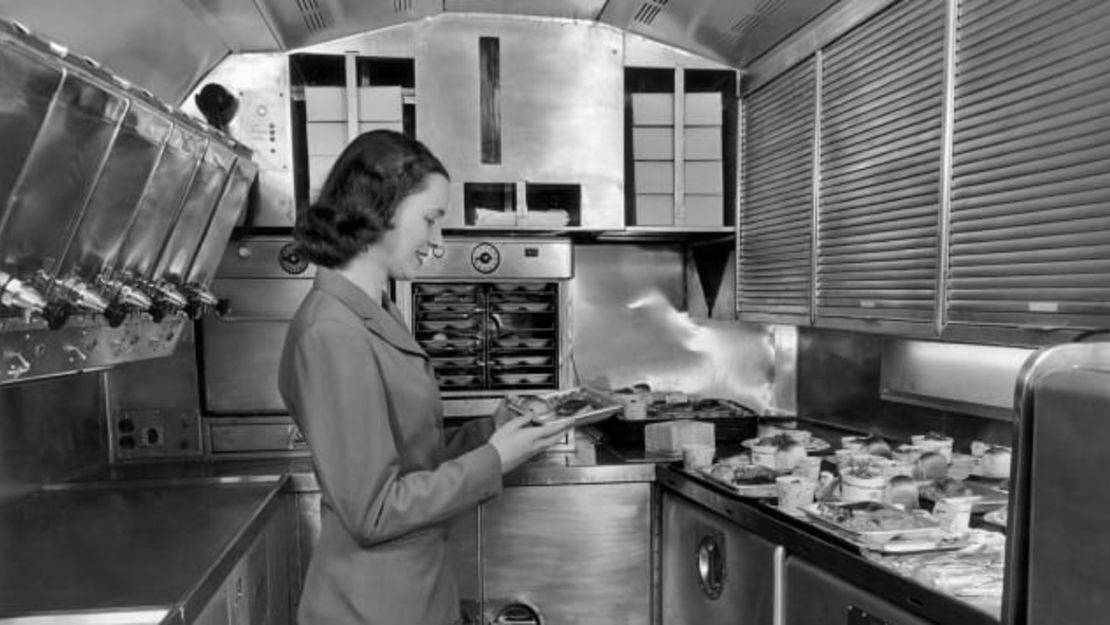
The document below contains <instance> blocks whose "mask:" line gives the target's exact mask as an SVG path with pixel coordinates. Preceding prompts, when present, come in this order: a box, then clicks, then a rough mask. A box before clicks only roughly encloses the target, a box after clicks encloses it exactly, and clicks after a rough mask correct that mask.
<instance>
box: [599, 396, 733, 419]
mask: <svg viewBox="0 0 1110 625" xmlns="http://www.w3.org/2000/svg"><path fill="white" fill-rule="evenodd" d="M645 411H646V414H645V415H644V416H643V417H640V418H631V419H630V418H628V417H627V416H625V415H623V414H622V415H621V419H623V420H626V421H674V420H675V419H700V420H706V419H722V420H725V419H740V418H745V417H754V416H755V412H754V411H752V409H750V408H748V407H747V406H745V405H744V404H741V403H738V402H735V401H732V400H729V399H723V398H721V399H718V398H703V399H698V398H694V397H692V398H691V400H690V401H688V402H683V403H671V404H667V403H665V402H652V403H651V404H649V405H648V406H647V407H646V408H645Z"/></svg>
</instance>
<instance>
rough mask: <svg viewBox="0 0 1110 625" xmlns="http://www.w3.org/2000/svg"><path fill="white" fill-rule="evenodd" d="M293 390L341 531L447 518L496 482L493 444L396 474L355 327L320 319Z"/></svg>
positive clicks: (380, 399) (374, 533) (369, 535)
mask: <svg viewBox="0 0 1110 625" xmlns="http://www.w3.org/2000/svg"><path fill="white" fill-rule="evenodd" d="M289 365H290V366H291V368H292V372H293V373H294V376H292V377H293V379H294V380H295V382H294V383H293V384H291V385H290V386H291V387H292V388H291V389H290V390H289V394H290V395H291V396H290V397H289V400H290V403H291V404H292V405H291V409H292V410H293V411H294V413H295V414H296V416H297V418H298V422H299V423H300V425H301V429H302V430H303V431H304V434H305V438H306V440H307V441H308V445H309V448H310V449H311V450H312V456H313V461H314V463H315V466H316V472H317V475H318V477H319V479H320V482H321V486H322V488H323V490H324V492H325V494H326V495H327V496H328V497H329V499H330V502H331V504H332V505H333V506H334V507H335V509H336V512H337V514H338V515H339V518H340V519H341V521H342V522H343V524H344V526H345V527H346V528H347V531H348V532H350V534H351V535H352V536H354V537H355V538H356V539H357V540H358V541H359V542H360V543H361V544H364V545H367V546H368V545H373V544H376V543H380V542H384V541H388V540H391V539H393V538H396V537H398V536H402V535H404V534H407V533H410V532H413V531H416V530H420V529H423V528H425V527H428V526H430V525H434V524H437V523H440V522H443V521H445V520H447V519H449V518H451V517H453V516H456V515H457V514H459V513H460V512H462V511H464V510H466V509H467V508H469V507H472V506H474V505H477V504H478V503H479V502H480V501H482V500H483V499H487V498H489V497H493V496H495V495H497V494H498V493H500V490H501V461H500V458H499V455H498V452H497V450H496V449H494V447H493V446H491V445H482V446H480V447H478V448H476V449H473V450H471V451H469V452H467V453H464V454H462V455H460V456H458V457H457V458H454V459H451V460H448V461H447V462H444V463H443V464H441V465H439V466H438V467H436V468H435V469H433V470H428V471H415V472H411V473H406V474H401V471H400V455H399V450H398V449H397V447H396V443H395V439H394V433H393V431H392V428H391V426H390V418H389V412H388V411H389V402H388V399H387V397H388V396H387V389H386V388H385V382H384V378H383V375H382V372H381V371H380V369H379V365H378V363H377V360H376V359H375V358H374V354H373V351H372V347H371V346H370V345H369V344H368V343H367V339H366V336H365V334H364V333H363V332H362V329H361V328H354V327H350V326H347V325H345V324H343V323H340V322H322V323H317V324H316V325H314V326H313V327H312V328H309V329H308V330H307V331H306V332H305V333H304V335H302V336H301V337H300V338H299V340H298V341H297V345H296V346H295V348H294V350H293V352H292V354H291V362H290V363H289Z"/></svg>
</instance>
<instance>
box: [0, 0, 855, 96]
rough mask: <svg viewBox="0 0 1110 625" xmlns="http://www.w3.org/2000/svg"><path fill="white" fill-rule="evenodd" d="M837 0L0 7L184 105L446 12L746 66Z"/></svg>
mask: <svg viewBox="0 0 1110 625" xmlns="http://www.w3.org/2000/svg"><path fill="white" fill-rule="evenodd" d="M835 2H836V0H716V1H706V0H561V1H558V0H392V1H387V0H96V1H95V2H93V1H87V2H73V0H0V16H3V17H7V18H9V19H15V20H17V21H20V22H22V23H23V24H24V25H26V26H28V27H29V28H31V29H32V30H34V31H36V32H38V33H40V34H42V35H43V36H45V37H47V38H49V39H53V40H54V41H57V42H58V43H60V44H62V45H64V46H67V47H69V48H70V49H71V50H74V51H76V52H78V53H80V54H84V55H87V56H90V57H92V58H94V59H96V60H98V61H100V62H101V63H103V64H104V65H105V66H106V67H108V68H111V69H112V71H114V72H116V73H117V74H119V75H120V76H122V77H124V78H126V79H128V80H130V81H131V82H134V83H136V84H139V85H141V86H143V87H146V88H147V89H150V90H151V91H152V92H154V93H155V94H157V95H158V96H159V97H161V98H163V99H164V100H166V101H168V102H171V103H175V104H179V103H180V102H181V101H182V99H183V98H184V97H186V95H187V94H188V93H190V92H191V90H192V89H193V88H194V87H195V85H196V84H197V82H198V81H199V80H200V79H201V78H203V76H204V75H205V74H207V73H208V71H209V70H210V69H211V68H212V67H214V66H215V65H216V64H217V63H218V62H219V61H220V60H221V59H222V58H224V57H225V56H227V55H228V54H231V53H233V52H263V51H281V50H292V49H296V48H301V47H304V46H308V45H314V44H318V43H323V42H326V41H331V40H334V39H338V38H341V37H346V36H349V35H353V34H357V33H361V32H366V31H372V30H376V29H379V28H384V27H388V26H394V25H396V24H400V23H403V22H408V21H413V20H419V19H422V18H425V17H429V16H432V15H437V14H440V13H445V12H459V13H487V14H488V13H492V14H508V15H530V16H541V17H557V18H571V19H582V20H593V21H598V22H602V23H605V24H609V25H611V26H615V27H617V28H621V29H623V30H626V31H629V32H633V33H636V34H639V35H642V36H644V37H647V38H649V39H654V40H657V41H660V42H662V43H665V44H668V45H671V46H674V47H677V48H680V49H684V50H687V51H689V52H692V53H694V54H697V55H699V56H703V57H707V58H709V59H713V60H715V61H720V62H723V63H726V64H728V65H732V66H734V67H738V68H743V67H745V66H746V65H747V64H749V63H750V62H751V61H752V60H754V59H755V58H757V57H758V56H759V55H761V54H763V53H764V52H766V51H767V50H769V49H770V48H772V47H773V46H774V45H775V44H776V43H778V42H779V41H781V40H782V39H783V38H785V37H786V36H787V35H789V34H790V33H791V32H794V31H795V30H797V29H798V28H800V27H801V26H803V25H804V24H806V23H807V22H809V21H810V20H812V19H813V18H815V17H816V16H817V15H819V14H820V13H822V12H823V11H825V10H826V9H828V8H829V7H830V6H831V5H833V4H835ZM92 25H95V26H92Z"/></svg>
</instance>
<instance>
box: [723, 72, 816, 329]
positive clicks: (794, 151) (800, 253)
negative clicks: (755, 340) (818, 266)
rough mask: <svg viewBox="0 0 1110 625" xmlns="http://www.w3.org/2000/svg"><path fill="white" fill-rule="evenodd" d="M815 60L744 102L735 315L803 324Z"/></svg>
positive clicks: (809, 246)
mask: <svg viewBox="0 0 1110 625" xmlns="http://www.w3.org/2000/svg"><path fill="white" fill-rule="evenodd" d="M814 67H815V62H814V61H813V59H810V60H807V61H805V62H804V63H802V64H801V65H798V66H797V67H795V68H793V69H791V70H790V71H788V72H786V73H784V74H783V75H781V76H779V77H778V78H776V79H774V80H773V81H771V82H770V83H768V84H767V85H765V86H763V87H760V89H759V90H757V91H755V92H754V93H752V94H751V95H750V96H747V97H746V98H745V100H744V118H745V123H744V159H743V161H744V169H743V172H742V182H741V189H742V194H743V195H742V197H743V201H742V202H741V206H740V219H739V223H740V232H739V236H738V237H737V259H738V262H737V267H738V271H737V280H738V285H737V293H738V294H739V296H738V298H737V300H738V308H739V313H740V315H741V318H746V319H752V320H759V319H765V318H766V317H763V315H774V319H775V320H776V321H784V322H800V323H808V322H809V314H810V286H811V277H810V276H811V274H812V271H813V269H812V263H811V258H812V238H811V237H812V233H813V133H814V121H815V119H814V112H815V107H816V94H815V88H816V74H815V72H814Z"/></svg>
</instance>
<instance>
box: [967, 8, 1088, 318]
mask: <svg viewBox="0 0 1110 625" xmlns="http://www.w3.org/2000/svg"><path fill="white" fill-rule="evenodd" d="M1108 29H1110V5H1108V4H1107V3H1106V2H1103V1H1101V0H1085V1H1080V2H1066V3H1063V2H1049V3H1046V2H1033V1H1028V0H1026V1H1021V2H1004V3H999V2H989V1H985V0H978V1H974V2H971V1H965V2H963V3H962V6H961V13H960V22H959V63H958V64H957V66H956V68H957V69H956V94H955V113H956V114H955V133H954V141H953V145H954V150H953V171H952V209H951V210H952V214H951V226H950V229H951V242H950V244H949V266H950V277H949V287H948V288H949V292H948V302H949V304H948V322H949V323H950V324H1017V325H1027V326H1036V327H1102V326H1106V325H1108V322H1110V237H1108V234H1107V233H1108V232H1110V166H1108V163H1110V43H1108V41H1107V38H1106V33H1107V31H1108Z"/></svg>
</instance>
